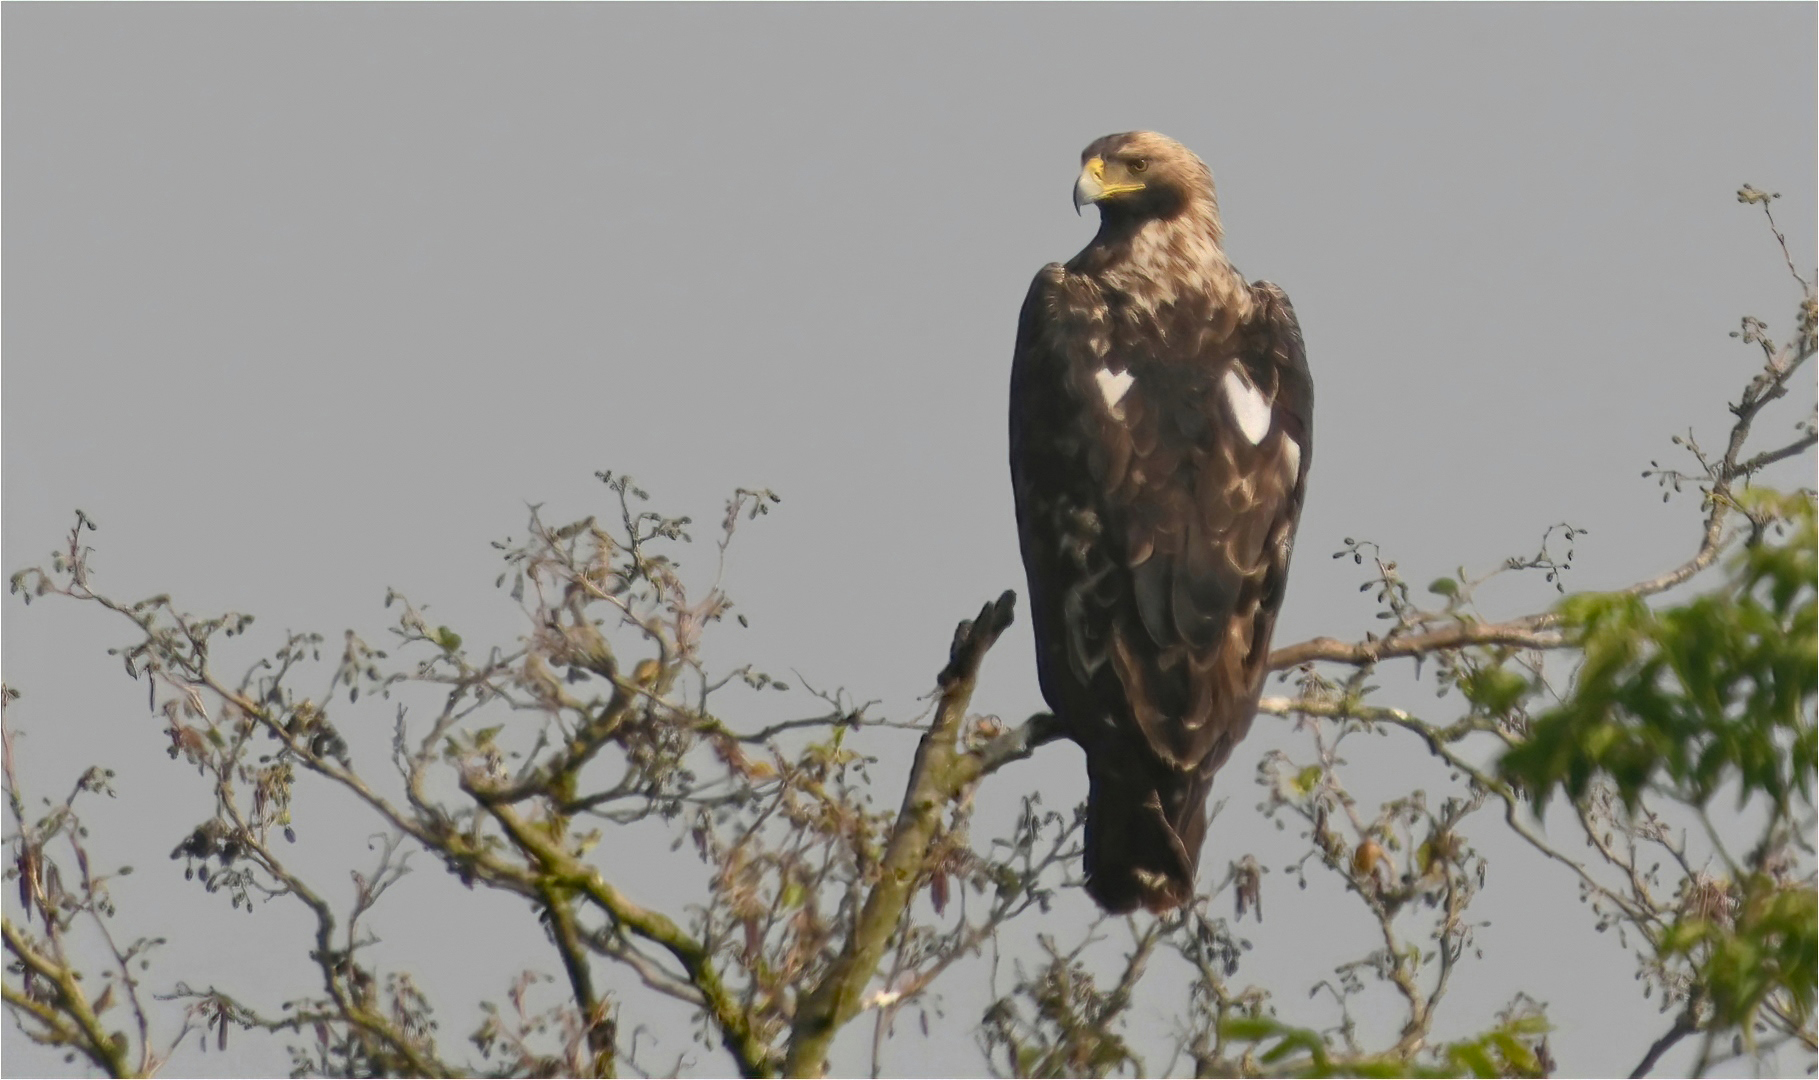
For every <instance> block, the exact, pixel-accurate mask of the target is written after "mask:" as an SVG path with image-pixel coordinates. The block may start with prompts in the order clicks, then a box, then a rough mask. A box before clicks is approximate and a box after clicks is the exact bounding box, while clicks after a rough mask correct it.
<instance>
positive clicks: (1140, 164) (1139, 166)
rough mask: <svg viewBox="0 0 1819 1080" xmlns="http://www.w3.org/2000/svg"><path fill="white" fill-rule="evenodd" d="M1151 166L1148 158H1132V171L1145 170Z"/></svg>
mask: <svg viewBox="0 0 1819 1080" xmlns="http://www.w3.org/2000/svg"><path fill="white" fill-rule="evenodd" d="M1149 167H1150V163H1149V159H1148V158H1132V159H1131V171H1132V172H1142V171H1143V170H1145V169H1147V168H1149Z"/></svg>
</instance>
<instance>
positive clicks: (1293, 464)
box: [1282, 435, 1301, 483]
mask: <svg viewBox="0 0 1819 1080" xmlns="http://www.w3.org/2000/svg"><path fill="white" fill-rule="evenodd" d="M1282 460H1283V461H1284V462H1286V463H1287V465H1288V475H1289V481H1290V482H1291V483H1293V482H1294V478H1295V477H1297V476H1299V475H1301V444H1300V443H1298V442H1296V441H1295V440H1293V439H1291V438H1289V437H1288V436H1287V435H1284V436H1282Z"/></svg>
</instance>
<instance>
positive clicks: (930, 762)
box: [784, 591, 1017, 1076]
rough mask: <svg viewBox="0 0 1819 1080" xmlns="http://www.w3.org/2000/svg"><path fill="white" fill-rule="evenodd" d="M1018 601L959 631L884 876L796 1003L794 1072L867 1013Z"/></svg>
mask: <svg viewBox="0 0 1819 1080" xmlns="http://www.w3.org/2000/svg"><path fill="white" fill-rule="evenodd" d="M1016 602H1017V594H1016V593H1014V592H1010V591H1006V592H1005V593H1004V594H1003V595H1002V596H1000V597H999V598H998V599H997V600H996V601H994V602H992V603H989V604H986V605H985V607H984V608H982V609H980V611H979V616H978V618H976V619H973V620H970V621H966V622H962V623H961V624H960V625H959V626H958V627H957V628H956V629H955V631H954V643H953V646H952V647H951V648H950V649H949V651H948V663H947V667H946V668H944V669H942V672H941V675H940V676H939V684H940V687H941V700H940V704H939V705H938V706H937V708H936V711H935V718H934V721H933V722H932V723H931V724H930V725H929V729H928V732H927V733H926V734H924V735H923V736H922V741H921V743H920V745H918V746H917V748H916V759H915V763H914V765H913V766H912V767H911V769H910V779H909V785H908V787H907V789H906V791H905V793H904V797H903V808H902V809H901V810H900V811H899V812H898V814H897V823H896V825H895V826H894V827H893V828H892V829H891V837H890V841H889V843H888V845H887V846H886V848H885V854H884V860H883V863H882V865H881V866H880V867H879V873H878V880H877V883H876V884H874V885H873V886H872V888H871V891H870V893H868V894H867V896H866V898H865V905H864V907H863V908H862V909H861V910H860V912H859V917H858V919H857V920H856V921H855V922H854V925H853V929H852V933H851V935H850V936H849V937H848V938H847V942H846V946H845V948H843V949H842V950H841V953H840V956H839V958H838V959H837V960H835V961H834V963H833V965H832V966H831V967H830V968H829V969H828V971H827V973H826V974H825V975H824V976H822V978H821V980H820V982H819V983H817V984H816V986H815V987H814V989H813V990H811V991H810V992H809V993H807V994H805V995H804V996H803V997H802V998H801V1000H800V1001H799V1002H798V1004H797V1006H796V1016H795V1023H794V1025H793V1026H792V1029H791V1031H790V1044H789V1055H788V1057H787V1058H786V1059H785V1061H784V1072H785V1073H787V1074H788V1075H790V1076H821V1075H823V1074H824V1073H825V1072H826V1070H827V1051H828V1047H829V1046H830V1045H831V1044H832V1043H833V1040H834V1035H835V1034H836V1033H837V1032H838V1031H839V1030H840V1028H841V1026H842V1025H844V1024H845V1023H846V1022H847V1021H849V1020H851V1019H852V1018H853V1017H855V1016H857V1015H858V1014H859V1012H860V1009H861V1007H862V1003H863V1000H864V993H865V987H866V985H867V984H868V983H869V982H870V981H871V978H872V974H873V972H875V971H876V970H877V968H878V962H879V961H880V960H881V959H882V958H883V956H884V952H885V949H886V947H887V946H888V945H889V943H890V938H891V934H892V933H893V932H895V930H896V929H897V927H898V925H899V924H900V923H901V922H902V919H903V912H904V909H905V908H906V907H908V906H909V902H910V900H911V898H912V897H913V896H914V895H915V888H916V886H917V884H918V882H919V881H920V880H921V878H922V873H923V864H924V862H925V861H926V856H927V854H928V849H929V844H930V842H931V841H932V840H933V839H934V837H935V833H936V830H937V829H938V827H939V825H940V819H941V811H942V810H943V808H945V807H946V806H947V804H948V803H949V802H950V801H951V800H952V798H953V795H954V792H955V791H956V790H957V786H956V784H955V776H956V774H957V772H959V771H961V770H960V769H957V766H958V765H959V764H960V763H961V762H963V761H966V760H967V758H968V757H970V756H971V755H966V756H960V755H959V752H958V749H957V747H956V745H955V742H956V739H957V737H958V735H959V733H960V726H961V723H962V721H964V720H965V718H966V707H967V704H968V703H969V702H970V701H971V700H972V696H973V686H974V683H975V681H976V680H977V678H978V675H979V665H980V664H981V662H983V661H984V659H985V654H986V652H987V651H988V650H989V649H990V648H991V647H992V645H993V643H994V642H996V641H997V640H998V636H999V635H1000V634H1002V633H1003V632H1004V630H1005V628H1006V627H1008V626H1010V624H1011V619H1012V617H1013V615H1012V611H1013V608H1014V606H1015V605H1016ZM975 775H977V773H976V772H975Z"/></svg>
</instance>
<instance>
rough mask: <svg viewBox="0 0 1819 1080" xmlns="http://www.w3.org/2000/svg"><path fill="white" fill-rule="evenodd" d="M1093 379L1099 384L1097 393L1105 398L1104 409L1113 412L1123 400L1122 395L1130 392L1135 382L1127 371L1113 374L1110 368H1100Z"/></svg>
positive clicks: (1133, 377)
mask: <svg viewBox="0 0 1819 1080" xmlns="http://www.w3.org/2000/svg"><path fill="white" fill-rule="evenodd" d="M1093 378H1094V379H1095V380H1096V381H1097V382H1098V383H1099V393H1101V394H1103V395H1104V396H1105V407H1106V408H1108V409H1114V410H1115V409H1117V408H1118V403H1119V402H1120V401H1123V400H1124V395H1126V394H1128V393H1130V392H1131V383H1133V382H1135V381H1136V380H1137V377H1136V376H1135V375H1132V374H1131V373H1130V372H1128V371H1120V372H1117V373H1116V374H1114V373H1113V372H1112V371H1111V369H1110V368H1100V369H1099V370H1098V372H1097V373H1096V374H1094V375H1093Z"/></svg>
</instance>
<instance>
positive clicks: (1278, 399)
mask: <svg viewBox="0 0 1819 1080" xmlns="http://www.w3.org/2000/svg"><path fill="white" fill-rule="evenodd" d="M1081 160H1082V163H1083V165H1082V171H1081V175H1080V180H1079V183H1078V185H1077V186H1076V189H1075V202H1076V205H1080V204H1082V203H1085V202H1093V203H1097V204H1098V206H1099V208H1100V226H1099V232H1098V235H1096V236H1095V237H1094V238H1093V241H1092V243H1090V244H1088V245H1087V246H1086V248H1085V249H1083V250H1082V251H1081V252H1080V254H1078V255H1076V256H1074V258H1073V259H1072V260H1071V261H1069V262H1068V263H1067V264H1066V265H1065V266H1063V265H1060V264H1051V265H1049V266H1046V267H1043V269H1042V270H1041V272H1039V273H1038V274H1037V275H1036V280H1035V283H1034V284H1033V285H1031V286H1030V291H1029V297H1028V299H1026V300H1025V301H1024V303H1023V314H1022V317H1021V319H1020V321H1019V323H1018V326H1017V350H1016V359H1015V362H1014V364H1013V367H1012V373H1011V482H1012V486H1013V488H1014V489H1015V492H1016V499H1017V526H1018V530H1019V532H1020V534H1021V537H1022V545H1023V562H1024V566H1025V568H1026V569H1027V570H1028V573H1029V586H1030V608H1031V612H1032V619H1033V620H1034V623H1035V632H1036V650H1037V666H1038V670H1039V673H1040V675H1041V680H1042V694H1043V696H1044V697H1045V698H1047V700H1048V703H1049V707H1050V708H1052V709H1053V710H1054V711H1055V715H1056V716H1057V717H1058V718H1059V719H1060V722H1061V725H1062V727H1063V729H1064V730H1065V731H1066V732H1067V734H1068V736H1069V737H1070V738H1072V739H1073V740H1074V741H1075V742H1077V743H1079V744H1080V746H1081V748H1082V749H1083V750H1085V752H1086V761H1087V775H1088V778H1089V780H1090V782H1091V785H1092V790H1091V794H1090V796H1089V801H1088V804H1087V824H1086V882H1087V884H1086V887H1087V891H1088V892H1089V893H1091V894H1092V896H1093V898H1094V899H1095V900H1097V901H1098V902H1099V904H1100V905H1101V906H1102V907H1104V908H1105V909H1106V910H1107V911H1112V912H1122V911H1130V910H1132V909H1133V908H1135V907H1137V906H1138V905H1142V906H1144V907H1147V908H1149V909H1150V910H1152V911H1166V910H1168V909H1170V908H1174V907H1177V906H1179V905H1181V904H1183V903H1185V902H1187V900H1188V899H1190V898H1191V897H1192V896H1193V893H1194V876H1195V872H1196V870H1197V868H1198V865H1199V858H1200V846H1201V841H1202V839H1203V838H1204V836H1205V833H1206V798H1207V793H1208V791H1209V790H1210V789H1211V787H1212V781H1213V774H1214V772H1215V771H1217V770H1218V768H1219V767H1220V766H1221V765H1222V764H1224V763H1225V760H1226V758H1227V757H1229V756H1230V755H1231V752H1232V747H1233V745H1234V744H1236V743H1237V741H1238V740H1239V739H1241V738H1243V737H1244V734H1245V732H1246V731H1248V730H1249V729H1250V724H1251V717H1252V715H1253V714H1254V713H1255V711H1256V706H1257V696H1258V693H1259V692H1260V691H1261V689H1262V684H1263V677H1264V674H1265V670H1266V667H1267V661H1268V657H1269V648H1270V634H1271V631H1272V630H1273V629H1274V627H1275V622H1276V613H1277V611H1278V610H1280V608H1281V606H1282V597H1283V587H1284V584H1285V583H1286V580H1287V575H1288V563H1289V552H1290V548H1291V546H1292V543H1293V540H1294V533H1295V523H1296V520H1297V518H1298V517H1299V516H1300V511H1301V498H1302V492H1303V490H1304V488H1305V486H1306V482H1307V468H1308V463H1309V461H1310V460H1311V458H1312V456H1313V455H1312V450H1313V444H1312V433H1313V429H1312V422H1313V383H1312V381H1311V380H1310V378H1309V376H1308V371H1307V362H1306V358H1305V355H1304V352H1303V348H1302V342H1301V331H1300V328H1299V327H1298V326H1297V325H1296V323H1295V313H1294V309H1293V308H1291V307H1290V306H1289V302H1288V297H1286V296H1284V295H1283V293H1282V290H1281V289H1278V288H1277V287H1276V286H1274V285H1271V284H1269V283H1267V282H1259V283H1256V284H1247V283H1246V282H1245V281H1244V279H1243V278H1241V277H1240V276H1239V275H1238V273H1237V271H1235V270H1234V269H1232V266H1231V264H1230V263H1229V262H1227V261H1226V258H1225V254H1224V252H1223V251H1222V250H1221V248H1220V241H1221V230H1220V225H1219V210H1218V204H1217V202H1216V201H1215V199H1214V195H1213V182H1212V174H1211V172H1209V171H1208V170H1207V167H1206V166H1205V164H1203V163H1202V162H1201V161H1200V159H1199V158H1197V157H1195V156H1194V155H1193V154H1192V153H1191V152H1190V151H1188V150H1187V148H1185V147H1183V146H1182V145H1181V144H1179V143H1177V142H1175V141H1173V140H1172V139H1168V138H1165V137H1163V136H1161V135H1157V134H1154V133H1151V132H1131V133H1126V134H1122V135H1108V136H1106V137H1105V138H1103V139H1100V140H1099V141H1097V142H1095V143H1093V144H1092V145H1091V146H1089V147H1087V148H1086V151H1085V153H1083V154H1082V155H1081Z"/></svg>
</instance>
